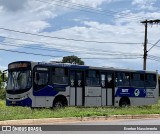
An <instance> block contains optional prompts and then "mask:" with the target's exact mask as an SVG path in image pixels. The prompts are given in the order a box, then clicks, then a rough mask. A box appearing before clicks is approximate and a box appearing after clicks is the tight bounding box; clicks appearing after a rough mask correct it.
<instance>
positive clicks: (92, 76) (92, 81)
mask: <svg viewBox="0 0 160 134" xmlns="http://www.w3.org/2000/svg"><path fill="white" fill-rule="evenodd" d="M86 76H87V78H86V85H87V86H99V85H100V81H99V72H98V71H95V70H89V71H87V72H86Z"/></svg>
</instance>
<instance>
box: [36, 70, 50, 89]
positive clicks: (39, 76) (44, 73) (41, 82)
mask: <svg viewBox="0 0 160 134" xmlns="http://www.w3.org/2000/svg"><path fill="white" fill-rule="evenodd" d="M48 81H49V77H48V68H41V67H37V68H36V71H35V73H34V83H35V85H36V86H37V87H36V88H35V89H34V90H39V89H41V88H43V87H44V86H46V85H47V84H48Z"/></svg>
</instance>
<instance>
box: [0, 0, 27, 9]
mask: <svg viewBox="0 0 160 134" xmlns="http://www.w3.org/2000/svg"><path fill="white" fill-rule="evenodd" d="M26 4H27V0H0V5H1V6H3V8H4V9H5V10H8V11H12V12H16V11H19V10H23V9H24V7H25V5H26Z"/></svg>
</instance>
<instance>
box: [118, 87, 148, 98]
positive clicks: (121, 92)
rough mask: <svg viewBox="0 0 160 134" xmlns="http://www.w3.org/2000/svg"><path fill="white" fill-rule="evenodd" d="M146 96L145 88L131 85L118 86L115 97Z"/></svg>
mask: <svg viewBox="0 0 160 134" xmlns="http://www.w3.org/2000/svg"><path fill="white" fill-rule="evenodd" d="M123 96H127V97H146V89H144V88H133V87H118V89H117V91H116V93H115V97H123Z"/></svg>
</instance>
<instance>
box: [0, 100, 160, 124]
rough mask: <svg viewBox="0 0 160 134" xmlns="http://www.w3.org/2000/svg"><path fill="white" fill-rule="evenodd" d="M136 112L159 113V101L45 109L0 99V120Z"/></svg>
mask: <svg viewBox="0 0 160 134" xmlns="http://www.w3.org/2000/svg"><path fill="white" fill-rule="evenodd" d="M136 114H160V101H159V103H158V104H155V105H149V106H137V107H133V106H131V107H127V108H120V107H98V108H84V107H82V108H77V107H66V108H61V109H47V108H36V109H31V108H29V107H12V106H5V101H2V100H0V121H3V120H17V119H32V118H34V119H39V118H62V117H90V116H111V115H136Z"/></svg>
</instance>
